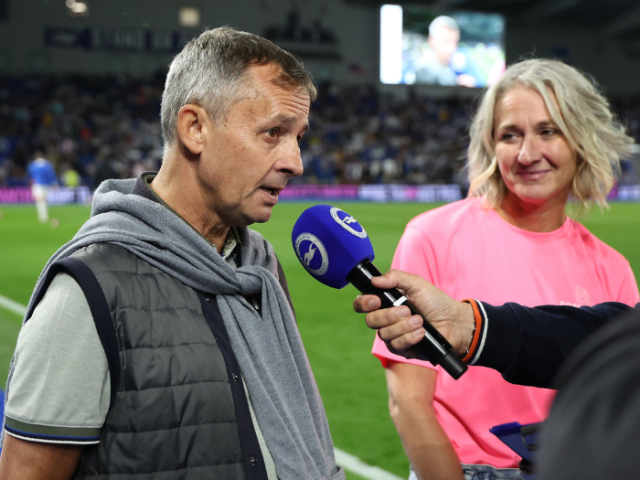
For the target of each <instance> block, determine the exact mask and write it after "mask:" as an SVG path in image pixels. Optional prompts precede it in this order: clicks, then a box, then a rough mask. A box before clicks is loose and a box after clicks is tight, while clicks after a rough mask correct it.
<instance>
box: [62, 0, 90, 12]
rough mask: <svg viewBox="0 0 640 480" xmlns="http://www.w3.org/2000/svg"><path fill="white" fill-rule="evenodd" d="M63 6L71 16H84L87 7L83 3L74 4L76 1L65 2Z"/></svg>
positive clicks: (67, 0) (87, 9)
mask: <svg viewBox="0 0 640 480" xmlns="http://www.w3.org/2000/svg"><path fill="white" fill-rule="evenodd" d="M65 5H66V6H67V8H68V9H69V10H70V13H71V14H72V15H86V14H87V13H88V11H89V7H88V6H87V4H86V3H84V2H76V0H66V2H65Z"/></svg>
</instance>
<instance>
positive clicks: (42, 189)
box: [31, 183, 49, 202]
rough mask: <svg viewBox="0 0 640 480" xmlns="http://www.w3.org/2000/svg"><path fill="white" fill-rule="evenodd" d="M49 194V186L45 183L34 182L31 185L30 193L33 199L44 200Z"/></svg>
mask: <svg viewBox="0 0 640 480" xmlns="http://www.w3.org/2000/svg"><path fill="white" fill-rule="evenodd" d="M48 194H49V187H47V186H46V185H38V184H37V183H34V184H33V185H32V186H31V195H33V199H34V200H35V201H36V202H41V201H46V200H47V195H48Z"/></svg>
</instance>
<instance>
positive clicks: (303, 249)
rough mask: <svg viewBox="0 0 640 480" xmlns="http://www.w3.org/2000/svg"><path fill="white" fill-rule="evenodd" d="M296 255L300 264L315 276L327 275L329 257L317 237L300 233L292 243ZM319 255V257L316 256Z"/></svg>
mask: <svg viewBox="0 0 640 480" xmlns="http://www.w3.org/2000/svg"><path fill="white" fill-rule="evenodd" d="M294 247H295V250H296V255H298V259H299V260H300V263H302V264H303V265H304V266H305V268H306V269H307V270H308V271H309V273H311V274H312V275H315V276H321V275H324V274H325V273H327V270H328V269H329V255H328V254H327V249H326V248H325V247H324V245H323V244H322V242H321V241H320V239H319V238H318V237H316V236H315V235H313V234H311V233H301V234H300V235H298V238H296V241H295V243H294ZM317 253H319V254H320V255H317Z"/></svg>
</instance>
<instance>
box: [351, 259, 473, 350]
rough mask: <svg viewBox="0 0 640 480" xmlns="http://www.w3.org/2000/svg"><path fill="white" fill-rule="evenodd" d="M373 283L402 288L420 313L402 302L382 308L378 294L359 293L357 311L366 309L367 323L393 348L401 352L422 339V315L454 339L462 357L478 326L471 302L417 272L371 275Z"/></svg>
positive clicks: (442, 332)
mask: <svg viewBox="0 0 640 480" xmlns="http://www.w3.org/2000/svg"><path fill="white" fill-rule="evenodd" d="M371 283H372V284H374V286H376V287H378V288H381V289H390V288H399V289H401V290H402V291H403V292H404V293H405V295H406V296H407V297H408V298H409V299H410V300H411V302H412V304H413V305H415V307H416V309H417V310H418V311H419V312H420V314H421V316H416V315H414V314H413V312H411V311H410V310H409V309H408V308H405V307H402V306H400V307H393V308H388V309H384V308H382V309H381V308H380V307H381V306H382V305H381V302H380V300H379V298H378V297H377V296H375V295H358V296H357V297H356V299H355V300H354V302H353V309H354V310H355V311H356V312H358V313H366V314H367V316H366V323H367V326H368V327H369V328H373V329H377V330H378V332H379V335H380V338H382V339H383V340H384V341H385V342H386V343H387V344H390V345H391V346H392V347H393V349H394V350H396V351H400V352H401V351H403V350H406V349H408V348H409V347H411V346H412V345H415V344H416V343H418V342H419V341H420V340H421V339H422V337H423V336H424V329H423V327H422V318H423V317H425V318H427V319H428V320H429V323H431V324H432V325H433V326H434V327H436V328H437V329H438V331H439V332H440V333H441V334H442V335H443V336H444V337H445V338H446V339H447V340H448V341H449V342H450V343H451V346H452V347H453V351H454V352H455V353H456V354H457V355H458V356H459V357H462V356H464V354H465V353H466V351H467V348H468V347H469V344H470V343H471V340H472V339H473V332H474V328H475V319H474V316H473V309H472V308H471V305H469V304H468V303H463V302H458V301H455V300H453V299H452V298H451V297H450V296H449V295H447V294H446V293H444V292H443V291H442V290H440V289H439V288H438V287H436V286H434V285H432V284H431V283H429V282H427V281H426V280H425V279H424V278H422V277H420V276H418V275H412V274H410V273H405V272H401V271H399V270H391V271H389V272H387V273H385V274H384V276H382V277H375V278H372V279H371Z"/></svg>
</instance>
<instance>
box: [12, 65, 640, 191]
mask: <svg viewBox="0 0 640 480" xmlns="http://www.w3.org/2000/svg"><path fill="white" fill-rule="evenodd" d="M163 83H164V78H163V75H162V74H158V75H156V76H155V77H153V78H151V79H148V80H144V81H143V80H132V79H124V78H122V77H113V76H66V77H42V76H28V77H7V76H4V77H0V104H1V106H0V187H2V186H26V185H27V184H28V180H27V175H26V165H27V163H28V161H29V159H30V158H31V155H32V153H33V152H34V151H36V150H41V151H44V152H46V155H45V156H46V157H47V158H48V159H49V160H50V161H52V163H53V164H54V165H55V167H56V170H57V173H58V174H59V175H60V176H63V175H64V174H65V172H68V171H75V172H77V173H79V175H80V177H81V183H82V184H83V185H86V186H88V187H90V188H94V187H95V186H97V185H98V184H99V183H100V182H101V181H102V180H105V179H107V178H123V177H129V176H137V175H138V174H139V173H140V172H143V171H146V170H155V169H157V168H158V165H159V162H160V160H161V158H162V140H161V137H160V127H159V121H158V120H159V112H160V97H161V94H162V88H163ZM613 104H614V106H615V110H616V111H618V112H619V113H620V116H621V117H622V118H623V119H624V121H625V122H626V124H627V126H628V128H629V131H630V133H631V135H632V136H633V137H634V138H635V139H636V140H639V139H640V99H639V98H624V99H616V100H615V101H614V102H613ZM473 108H474V101H473V99H471V98H469V97H462V96H460V97H458V96H453V97H451V96H449V97H433V96H428V95H424V94H421V93H417V92H415V91H409V94H408V95H407V96H405V97H400V96H396V95H393V94H389V93H384V94H383V93H380V92H379V91H378V90H377V89H376V88H375V87H374V86H372V85H338V84H334V83H330V82H325V83H321V84H320V85H319V95H318V99H317V101H316V102H315V103H314V105H313V108H312V113H311V117H310V121H311V129H310V131H309V133H308V134H307V135H306V136H305V137H304V139H303V141H302V143H301V149H302V158H303V162H304V167H305V173H304V175H303V176H302V177H300V178H297V179H294V180H293V181H292V182H291V183H293V184H319V185H323V184H324V185H332V184H354V185H360V184H406V185H423V184H455V183H457V184H459V185H461V186H462V187H464V175H463V164H464V158H463V157H464V152H465V150H466V146H467V143H466V142H467V133H468V132H467V130H468V127H469V118H470V117H471V114H472V110H473ZM621 183H628V184H637V183H638V175H637V173H636V171H635V169H634V168H633V165H632V164H631V163H630V162H625V163H624V164H623V171H622V177H621Z"/></svg>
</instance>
